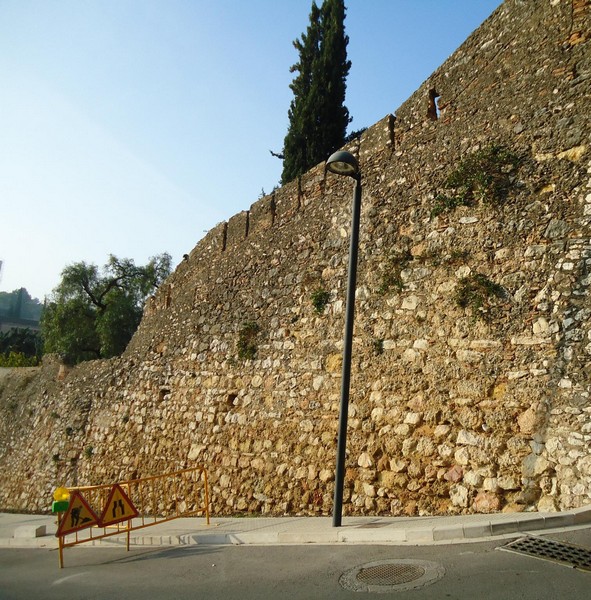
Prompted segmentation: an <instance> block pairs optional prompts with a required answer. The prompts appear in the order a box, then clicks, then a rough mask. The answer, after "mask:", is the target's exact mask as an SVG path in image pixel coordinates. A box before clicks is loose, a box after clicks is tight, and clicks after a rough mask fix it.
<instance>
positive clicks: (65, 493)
mask: <svg viewBox="0 0 591 600" xmlns="http://www.w3.org/2000/svg"><path fill="white" fill-rule="evenodd" d="M69 497H70V490H69V489H68V488H66V487H63V486H60V487H58V488H57V489H56V490H55V492H53V499H54V500H55V501H56V502H64V501H65V500H67V499H68V498H69Z"/></svg>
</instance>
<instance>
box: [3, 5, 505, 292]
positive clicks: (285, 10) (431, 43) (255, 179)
mask: <svg viewBox="0 0 591 600" xmlns="http://www.w3.org/2000/svg"><path fill="white" fill-rule="evenodd" d="M319 3H320V2H319ZM500 3H501V1H500V0H347V1H346V5H347V18H346V21H345V26H346V31H347V34H348V35H349V38H350V42H349V47H348V54H349V59H350V60H351V61H352V67H351V71H350V74H349V78H348V81H347V84H348V87H347V98H346V105H347V107H348V108H349V112H350V114H351V115H352V116H353V119H354V120H353V122H352V124H351V126H350V127H351V129H359V128H361V127H365V126H369V125H372V124H373V123H375V122H376V121H378V120H379V119H381V118H382V117H384V116H385V115H387V114H388V113H395V111H396V109H397V108H398V107H399V106H400V104H401V103H402V102H404V100H406V99H407V98H408V97H409V96H410V95H411V94H412V92H414V91H415V90H416V89H417V87H419V85H420V84H421V83H422V82H423V81H424V80H425V79H427V78H428V77H429V75H430V74H431V73H432V72H433V71H434V70H435V69H436V68H437V67H438V66H439V65H440V64H441V63H442V62H443V61H444V60H445V59H446V58H447V57H448V56H449V55H450V54H451V53H452V52H453V51H454V50H455V49H456V48H457V47H458V46H459V45H460V44H461V43H462V42H463V41H464V40H465V39H466V37H467V36H468V35H469V34H470V33H471V32H472V31H473V30H474V29H475V28H477V27H478V25H480V23H481V22H482V21H484V20H485V19H486V18H487V17H488V16H489V15H490V14H491V13H492V12H493V10H494V9H495V8H496V7H497V6H498V5H499V4H500ZM310 6H311V0H0V82H1V91H0V260H2V261H3V269H2V274H1V277H2V278H1V280H0V290H1V291H12V290H14V289H17V288H20V287H26V288H27V289H28V291H29V292H30V293H31V295H32V296H34V297H38V298H39V299H41V300H42V299H43V297H44V296H45V295H46V294H49V293H50V292H51V290H52V289H53V288H54V287H55V286H56V285H57V284H58V282H59V280H60V273H61V270H62V269H63V268H64V266H66V265H67V264H70V263H73V262H78V261H82V260H84V261H87V262H90V263H94V264H97V265H103V264H104V263H106V262H107V259H108V255H109V254H115V255H117V256H119V257H122V258H123V257H126V258H133V259H134V260H135V261H136V263H137V264H144V263H145V262H146V261H147V260H148V258H149V257H150V256H154V255H155V254H159V253H161V252H169V253H170V254H171V255H172V257H173V262H174V264H175V265H176V264H177V263H178V262H179V261H180V260H181V259H182V255H183V254H184V253H185V252H187V253H188V252H190V250H191V249H192V248H193V247H194V246H195V245H196V243H197V242H198V241H199V240H200V239H201V238H202V237H203V235H204V233H205V232H206V231H207V230H209V229H211V228H212V227H213V226H214V225H216V224H217V223H219V222H220V221H225V220H227V219H228V218H230V217H231V216H232V215H234V214H236V213H238V212H240V211H241V210H246V209H248V208H249V207H250V205H251V204H252V203H253V202H255V201H256V200H257V199H258V197H259V196H260V194H261V190H263V189H264V190H265V191H266V192H267V193H269V192H270V191H271V190H272V189H273V187H274V186H275V185H277V184H278V181H279V178H280V175H281V161H279V160H278V159H276V158H273V157H272V156H271V154H270V153H269V150H270V149H271V150H275V151H279V150H281V148H282V145H283V138H284V136H285V133H286V130H287V125H288V121H287V110H288V108H289V103H290V101H291V99H292V95H291V90H290V89H289V84H290V82H291V80H292V78H293V74H291V73H290V72H289V68H290V66H291V65H292V64H294V62H296V60H297V54H296V51H295V50H294V48H293V46H292V41H293V40H294V39H296V38H298V37H299V36H300V35H301V34H302V32H304V31H305V29H306V27H307V24H308V15H309V12H310ZM237 157H239V158H237Z"/></svg>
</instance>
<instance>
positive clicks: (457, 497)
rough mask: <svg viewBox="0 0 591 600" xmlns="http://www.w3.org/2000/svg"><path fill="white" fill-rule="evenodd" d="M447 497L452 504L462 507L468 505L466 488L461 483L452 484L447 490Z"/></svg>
mask: <svg viewBox="0 0 591 600" xmlns="http://www.w3.org/2000/svg"><path fill="white" fill-rule="evenodd" d="M449 497H450V500H451V501H452V504H453V505H454V506H459V507H462V508H466V507H467V506H468V488H466V487H465V486H463V485H459V484H458V485H453V486H452V487H451V488H450V490H449Z"/></svg>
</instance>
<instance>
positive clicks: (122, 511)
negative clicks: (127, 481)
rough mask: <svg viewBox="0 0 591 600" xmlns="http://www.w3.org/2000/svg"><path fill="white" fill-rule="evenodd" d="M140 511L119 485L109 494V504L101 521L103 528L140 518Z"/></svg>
mask: <svg viewBox="0 0 591 600" xmlns="http://www.w3.org/2000/svg"><path fill="white" fill-rule="evenodd" d="M138 514H139V513H138V511H137V509H136V507H135V506H134V505H133V502H132V501H131V500H130V499H129V496H128V495H127V494H126V493H125V492H124V491H123V489H122V487H121V486H120V485H119V484H118V483H117V484H115V485H114V486H113V487H112V488H111V491H110V492H109V497H108V498H107V503H106V504H105V508H104V509H103V512H102V514H101V517H100V519H99V524H100V526H101V527H106V526H107V525H114V524H115V523H121V521H128V520H129V519H133V518H134V517H137V516H138Z"/></svg>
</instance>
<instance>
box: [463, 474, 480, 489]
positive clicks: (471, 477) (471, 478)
mask: <svg viewBox="0 0 591 600" xmlns="http://www.w3.org/2000/svg"><path fill="white" fill-rule="evenodd" d="M464 483H467V484H468V485H471V486H472V487H480V486H481V485H482V475H480V473H477V472H476V471H468V472H467V473H464Z"/></svg>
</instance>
